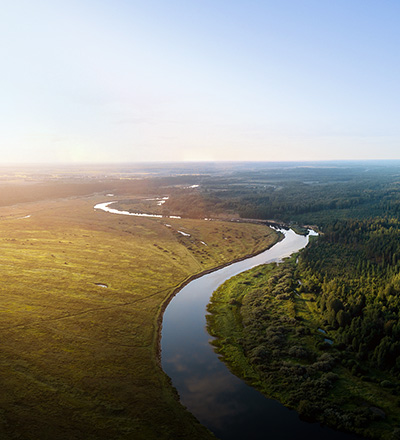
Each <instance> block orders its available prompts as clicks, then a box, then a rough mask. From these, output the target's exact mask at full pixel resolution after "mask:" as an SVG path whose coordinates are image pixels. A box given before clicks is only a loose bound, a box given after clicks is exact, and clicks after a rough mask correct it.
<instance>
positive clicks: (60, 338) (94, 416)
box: [0, 189, 276, 440]
mask: <svg viewBox="0 0 400 440" xmlns="http://www.w3.org/2000/svg"><path fill="white" fill-rule="evenodd" d="M85 191H86V189H85ZM72 192H73V191H72ZM68 195H71V194H68ZM46 197H47V200H42V201H37V200H36V201H33V202H28V201H25V199H24V197H20V198H19V200H21V201H23V202H24V203H20V204H18V205H13V206H3V207H2V208H1V211H0V246H1V252H0V280H1V288H0V289H1V290H0V344H1V352H0V353H1V354H0V377H1V382H2V392H1V394H0V438H1V439H17V438H18V439H29V440H41V439H57V440H59V439H61V440H63V439H65V440H67V439H68V440H71V439H85V440H90V439H113V440H114V439H135V440H140V439H146V440H148V439H155V438H157V439H178V438H182V439H189V438H190V439H200V438H202V439H205V438H211V437H212V436H211V434H210V433H209V432H208V431H207V430H206V429H205V428H204V427H202V426H201V425H199V424H198V423H197V422H196V420H195V419H194V418H193V417H192V416H191V415H190V414H189V413H188V412H187V411H186V410H185V409H184V408H183V407H182V406H181V405H180V404H179V402H178V400H177V396H176V394H175V393H174V390H173V389H172V387H171V385H170V383H169V380H168V378H167V377H166V376H165V374H164V373H163V372H162V370H161V368H160V366H159V363H158V360H157V346H158V344H157V342H158V341H157V339H158V318H159V315H160V312H161V310H162V306H163V304H164V303H165V301H167V299H168V298H169V297H170V295H171V293H172V292H173V291H174V289H176V288H177V287H178V286H179V285H180V284H181V283H182V282H184V281H185V280H186V279H187V278H188V277H190V276H191V275H193V274H196V273H199V272H201V271H203V270H206V269H210V268H212V267H216V266H218V265H221V264H224V263H226V262H228V261H230V260H232V259H234V258H239V257H242V256H244V255H246V254H251V253H255V252H259V251H261V250H262V249H264V248H266V247H268V246H269V245H270V244H271V243H272V242H273V241H274V240H275V239H276V235H275V233H273V232H271V230H270V229H268V228H266V227H265V226H261V225H253V224H236V223H223V222H205V221H199V220H178V219H171V220H169V219H168V224H169V225H170V226H166V225H165V224H166V223H167V222H166V221H164V220H163V219H144V218H138V217H124V216H115V215H112V214H108V213H105V212H101V211H95V210H94V209H93V206H94V205H95V204H96V203H98V202H102V201H105V199H104V197H100V196H97V197H93V196H82V195H81V196H80V197H76V198H73V197H69V198H66V199H53V200H50V199H48V196H46ZM6 199H7V200H8V197H6ZM11 199H12V198H10V200H11ZM28 199H29V197H28ZM7 203H8V202H6V201H5V202H4V203H3V204H4V205H6V204H7ZM27 216H30V217H27ZM178 231H182V232H185V233H186V234H190V236H188V235H183V234H181V233H180V232H178ZM204 243H205V244H204ZM96 283H100V284H104V285H107V288H105V287H102V286H99V285H97V284H96Z"/></svg>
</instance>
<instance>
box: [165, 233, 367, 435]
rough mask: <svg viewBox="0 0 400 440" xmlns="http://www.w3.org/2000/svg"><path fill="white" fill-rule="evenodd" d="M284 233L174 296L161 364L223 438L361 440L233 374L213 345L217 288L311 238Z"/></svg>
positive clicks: (188, 404)
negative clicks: (210, 315)
mask: <svg viewBox="0 0 400 440" xmlns="http://www.w3.org/2000/svg"><path fill="white" fill-rule="evenodd" d="M281 232H282V233H284V234H285V238H284V239H283V240H282V241H280V242H278V243H277V244H275V245H274V246H273V247H271V248H270V249H268V250H267V251H264V252H263V253H261V254H259V255H256V256H254V257H251V258H248V259H246V260H243V261H239V262H237V263H233V264H231V265H230V266H227V267H224V268H222V269H219V270H217V271H215V272H211V273H209V274H206V275H203V276H202V277H200V278H197V279H195V280H193V281H191V282H190V283H189V284H187V285H186V286H184V287H183V288H182V289H181V290H180V292H179V293H178V294H177V295H176V296H175V297H174V298H173V299H172V300H171V302H170V304H169V305H168V307H167V308H166V310H165V313H164V317H163V327H162V340H161V350H162V352H161V360H162V367H163V369H164V371H165V372H166V373H167V374H168V376H169V377H170V378H171V380H172V383H173V385H174V387H175V388H176V389H177V391H178V393H179V396H180V399H181V402H182V403H183V405H185V406H186V407H187V408H188V409H189V411H190V412H191V413H192V414H194V415H195V416H196V418H197V419H198V420H199V421H200V422H201V423H202V424H203V425H204V426H206V427H207V428H209V429H210V430H211V431H212V432H214V434H215V435H216V436H217V437H218V438H220V439H222V440H242V439H246V440H259V439H269V440H292V439H296V440H299V439H300V440H301V439H303V438H304V439H307V440H317V439H318V440H320V439H321V438H323V439H324V440H355V439H359V437H357V436H354V435H351V434H346V433H341V432H337V431H334V430H332V429H329V428H326V427H322V426H321V425H319V424H318V423H307V422H304V421H302V420H300V418H299V416H298V415H297V413H296V412H295V411H292V410H289V409H288V408H286V407H284V406H283V405H282V404H280V403H279V402H277V401H276V400H272V399H267V398H266V397H264V396H263V395H262V394H261V393H259V392H258V391H256V390H255V389H254V388H252V387H250V386H248V385H247V384H246V383H245V382H244V381H242V380H241V379H239V378H237V377H236V376H234V375H233V374H232V373H231V372H230V371H229V369H228V368H227V367H226V366H225V364H224V363H222V362H221V361H220V360H219V358H218V356H217V354H216V353H215V352H214V350H213V347H212V345H211V344H210V340H211V339H212V338H211V336H210V335H209V334H208V333H207V331H206V317H205V316H206V306H207V304H208V302H209V300H210V297H211V295H212V293H213V292H214V290H216V289H217V287H218V286H219V285H221V284H222V283H223V282H224V281H226V280H227V279H229V278H231V277H232V276H234V275H237V274H239V273H241V272H243V271H245V270H248V269H250V268H252V267H254V266H257V265H260V264H264V263H271V262H279V261H281V260H282V259H283V258H285V257H288V256H289V255H291V254H292V253H294V252H297V251H299V250H300V249H302V248H304V247H305V246H306V245H307V243H308V236H307V237H304V236H301V235H297V234H295V233H294V232H293V231H292V230H289V231H284V230H282V231H281ZM310 232H311V234H313V231H310Z"/></svg>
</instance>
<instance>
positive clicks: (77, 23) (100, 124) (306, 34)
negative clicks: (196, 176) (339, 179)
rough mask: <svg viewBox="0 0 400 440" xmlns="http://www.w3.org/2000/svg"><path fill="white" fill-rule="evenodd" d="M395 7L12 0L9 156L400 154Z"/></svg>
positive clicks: (2, 46) (212, 0) (4, 108)
mask: <svg viewBox="0 0 400 440" xmlns="http://www.w3.org/2000/svg"><path fill="white" fill-rule="evenodd" d="M399 19H400V2H399V1H398V0H393V1H391V0H384V1H379V2H378V1H376V0H334V1H333V0H301V1H299V0H274V1H269V0H257V1H255V0H164V1H161V0H145V1H144V0H141V1H136V0H112V1H111V0H68V1H65V0H62V1H61V0H3V1H2V2H1V15H0V59H1V60H2V63H1V69H0V158H1V160H0V162H2V163H81V162H83V163H108V162H113V163H123V162H142V161H145V162H147V161H243V160H251V161H258V160H260V161H270V160H271V161H284V160H291V161H293V160H338V159H339V160H340V159H343V160H353V159H355V160H357V159H363V160H364V159H400V123H399V122H400V118H399V116H400V51H399V47H400V26H399V25H398V23H399Z"/></svg>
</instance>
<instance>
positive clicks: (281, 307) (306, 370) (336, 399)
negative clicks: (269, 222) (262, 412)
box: [207, 259, 395, 439]
mask: <svg viewBox="0 0 400 440" xmlns="http://www.w3.org/2000/svg"><path fill="white" fill-rule="evenodd" d="M298 276H299V274H298V273H296V262H295V259H291V261H287V262H285V263H284V264H283V265H281V266H276V265H267V266H262V267H259V268H256V269H253V270H251V271H248V272H246V273H243V274H240V275H238V276H237V277H235V278H232V279H230V280H229V281H227V282H226V283H224V284H223V285H222V286H221V287H220V288H219V289H218V290H217V291H216V292H215V293H214V294H213V297H212V299H211V301H210V304H209V306H208V311H209V313H210V315H209V316H208V317H207V322H208V330H209V332H210V334H212V335H213V336H214V337H215V338H216V339H215V340H214V341H213V345H214V347H215V350H216V351H217V353H218V354H219V355H220V356H221V358H222V360H223V361H224V362H225V363H226V364H227V366H228V367H229V368H230V370H231V371H232V372H233V373H234V374H235V375H237V376H238V377H241V378H242V379H243V380H245V381H247V382H248V383H249V384H251V385H252V386H254V387H255V388H257V389H258V390H259V391H260V392H262V393H263V394H265V395H267V396H270V397H273V398H275V399H277V400H279V401H280V402H282V403H283V404H285V405H286V406H288V407H289V408H293V409H295V410H296V411H298V412H299V414H300V415H301V417H302V418H304V419H305V420H310V421H315V420H317V421H319V422H322V423H324V424H325V425H328V426H331V427H332V428H335V429H339V430H345V431H348V432H354V433H357V434H359V435H362V436H365V437H368V438H379V439H389V438H390V439H391V438H395V437H392V430H393V426H391V424H390V423H388V422H389V420H388V417H389V416H388V414H386V413H385V411H383V410H382V409H381V408H379V403H378V402H376V401H375V402H374V401H373V400H371V398H370V397H369V398H368V397H367V396H368V395H369V396H372V393H368V387H370V388H371V390H370V391H372V388H376V385H374V384H365V383H363V381H362V380H360V379H359V378H357V377H354V376H352V375H351V374H349V371H348V370H347V369H346V368H344V367H343V365H342V364H344V363H345V362H346V361H344V358H343V353H342V352H341V351H340V350H337V349H336V346H335V344H334V341H331V340H330V341H331V342H332V343H333V344H331V343H329V342H327V341H326V337H327V333H326V332H325V331H324V330H322V329H321V328H319V324H320V321H319V320H318V319H316V317H315V316H313V315H312V313H310V311H309V305H310V304H309V302H310V301H312V300H311V299H310V297H309V296H308V295H305V296H304V295H301V294H298V293H297V292H296V286H298V285H299V284H298ZM311 304H312V303H311ZM321 330H322V331H321ZM328 335H329V333H328ZM363 388H364V389H365V390H364V391H362V390H363ZM391 398H392V397H391V395H390V392H388V393H387V396H386V399H388V401H390V400H391ZM393 435H394V434H393Z"/></svg>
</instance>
